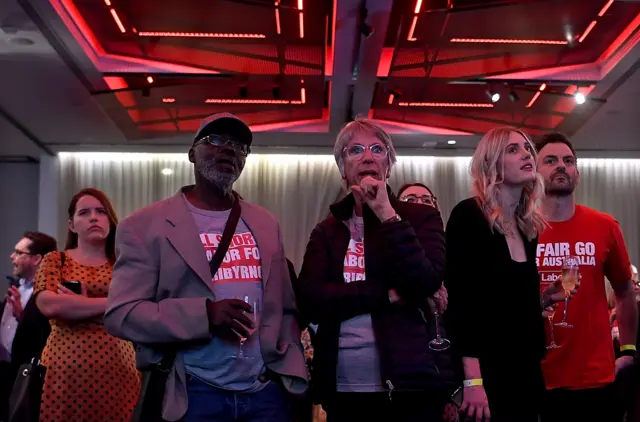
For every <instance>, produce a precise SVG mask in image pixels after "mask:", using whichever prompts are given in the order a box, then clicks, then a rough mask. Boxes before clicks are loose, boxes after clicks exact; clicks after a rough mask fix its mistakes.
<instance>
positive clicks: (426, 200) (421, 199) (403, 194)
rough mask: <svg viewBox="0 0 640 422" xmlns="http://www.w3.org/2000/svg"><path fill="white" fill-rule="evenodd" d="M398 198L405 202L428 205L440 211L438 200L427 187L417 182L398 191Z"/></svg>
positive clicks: (408, 184)
mask: <svg viewBox="0 0 640 422" xmlns="http://www.w3.org/2000/svg"><path fill="white" fill-rule="evenodd" d="M398 198H400V200H401V201H404V202H409V203H411V204H422V205H428V206H430V207H433V208H435V209H437V210H439V208H438V198H437V197H436V196H435V195H434V194H433V192H432V191H431V189H429V188H428V187H427V185H423V184H422V183H418V182H416V183H407V184H406V185H403V186H402V187H401V188H400V190H399V191H398Z"/></svg>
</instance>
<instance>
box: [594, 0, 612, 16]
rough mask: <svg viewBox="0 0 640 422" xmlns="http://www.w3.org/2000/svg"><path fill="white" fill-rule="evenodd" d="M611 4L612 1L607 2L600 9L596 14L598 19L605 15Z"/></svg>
mask: <svg viewBox="0 0 640 422" xmlns="http://www.w3.org/2000/svg"><path fill="white" fill-rule="evenodd" d="M612 4H613V0H609V1H608V2H607V4H605V5H604V6H602V9H600V12H599V13H598V16H599V17H602V16H604V14H605V13H607V10H609V8H610V7H611V5H612Z"/></svg>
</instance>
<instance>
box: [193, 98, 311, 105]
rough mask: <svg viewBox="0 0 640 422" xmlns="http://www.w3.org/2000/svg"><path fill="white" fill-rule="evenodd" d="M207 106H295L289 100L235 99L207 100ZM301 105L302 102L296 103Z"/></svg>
mask: <svg viewBox="0 0 640 422" xmlns="http://www.w3.org/2000/svg"><path fill="white" fill-rule="evenodd" d="M204 102H205V103H207V104H293V103H294V101H289V100H238V99H234V98H207V99H206V100H205V101H204ZM296 103H301V101H296Z"/></svg>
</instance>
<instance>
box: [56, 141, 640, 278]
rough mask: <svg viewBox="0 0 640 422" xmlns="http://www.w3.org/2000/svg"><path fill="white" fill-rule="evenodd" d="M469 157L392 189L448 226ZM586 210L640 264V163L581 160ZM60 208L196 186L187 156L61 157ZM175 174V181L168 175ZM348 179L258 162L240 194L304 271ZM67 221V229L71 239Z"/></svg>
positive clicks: (305, 166) (421, 168) (412, 172)
mask: <svg viewBox="0 0 640 422" xmlns="http://www.w3.org/2000/svg"><path fill="white" fill-rule="evenodd" d="M469 162H470V158H469V157H418V156H411V157H409V156H405V157H399V158H398V163H397V165H396V167H395V168H394V169H393V172H392V175H391V180H390V184H391V187H392V188H393V189H394V190H397V189H398V188H399V187H400V186H401V185H402V184H404V183H409V182H415V181H419V182H422V183H425V184H427V185H428V186H429V187H431V188H432V189H433V191H434V192H435V194H436V196H437V197H438V202H439V204H440V208H441V211H442V215H443V219H444V220H445V221H446V218H447V217H448V215H449V213H450V211H451V209H452V208H453V206H454V205H455V204H456V203H457V202H458V201H460V200H462V199H464V198H466V197H468V196H469V188H470V178H469ZM579 165H580V171H581V175H582V176H581V183H580V184H579V185H578V188H577V192H576V193H577V199H578V202H580V203H582V204H585V205H587V206H590V207H593V208H595V209H598V210H601V211H604V212H607V213H609V214H612V215H613V216H615V217H616V218H617V219H618V221H619V222H620V224H621V226H622V230H623V233H624V235H625V239H626V242H627V247H628V248H629V253H630V255H631V260H632V261H633V262H634V263H636V264H637V263H639V262H640V224H639V221H638V217H639V216H640V160H631V159H629V160H624V159H588V158H585V159H580V160H579ZM60 172H61V177H60V183H61V186H60V206H61V207H62V208H63V209H65V212H63V213H62V214H61V215H62V216H63V218H66V206H67V204H68V203H69V201H70V199H71V197H72V196H73V194H74V193H75V192H77V191H79V190H80V189H82V188H85V187H96V188H98V189H100V190H103V191H104V192H105V193H106V194H107V195H108V196H109V197H110V198H111V200H112V201H113V204H114V207H115V209H116V212H117V214H118V216H119V217H120V218H124V217H126V216H127V215H129V214H130V213H132V212H133V211H135V210H137V209H139V208H142V207H144V206H145V205H148V204H150V203H152V202H154V201H157V200H160V199H163V198H167V197H169V196H171V195H173V194H174V193H176V192H177V191H178V189H179V188H180V187H181V186H184V185H187V184H192V183H193V167H192V164H191V163H189V161H188V160H187V157H186V154H120V153H100V154H95V153H64V154H60ZM163 173H171V174H163ZM340 181H341V179H340V174H339V172H338V169H337V166H336V164H335V161H334V159H333V156H329V155H277V154H267V155H260V154H252V155H250V156H249V158H248V159H247V165H246V167H245V169H244V171H243V173H242V176H241V177H240V179H239V180H238V182H237V183H236V185H235V189H236V190H237V191H238V192H239V193H240V194H241V195H242V196H243V197H244V198H245V199H247V200H249V201H252V202H255V203H257V204H260V205H261V206H263V207H265V208H266V209H268V210H269V211H270V212H272V213H273V214H274V215H275V216H276V217H277V218H278V220H279V221H280V225H281V228H282V232H283V238H284V241H285V249H286V252H287V256H288V257H289V259H291V260H292V261H293V262H294V264H295V265H296V267H297V268H298V269H299V267H300V265H301V264H302V257H303V256H304V251H305V248H306V245H307V241H308V239H309V235H310V233H311V230H313V228H314V227H315V225H316V224H317V223H318V222H319V221H321V220H322V219H324V218H325V217H326V216H327V215H328V212H329V209H328V207H329V205H330V204H331V203H333V202H334V201H336V200H337V199H338V198H339V197H340V196H341V195H342V192H341V187H340V186H341V184H340ZM65 227H66V221H61V225H60V230H59V232H60V239H64V233H65V232H64V230H65V229H64V228H65Z"/></svg>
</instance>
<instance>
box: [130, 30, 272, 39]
mask: <svg viewBox="0 0 640 422" xmlns="http://www.w3.org/2000/svg"><path fill="white" fill-rule="evenodd" d="M138 36H139V37H174V38H267V36H266V35H264V34H236V33H230V32H225V33H219V32H171V31H166V32H163V31H158V32H152V31H140V32H138Z"/></svg>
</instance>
